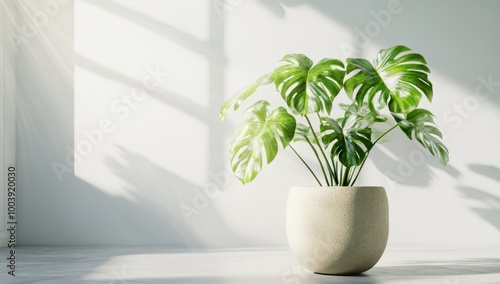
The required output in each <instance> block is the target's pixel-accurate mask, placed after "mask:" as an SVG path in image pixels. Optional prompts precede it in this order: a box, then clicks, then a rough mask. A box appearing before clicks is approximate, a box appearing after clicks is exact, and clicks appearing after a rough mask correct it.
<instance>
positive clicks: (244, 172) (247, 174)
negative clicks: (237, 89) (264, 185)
mask: <svg viewBox="0 0 500 284" xmlns="http://www.w3.org/2000/svg"><path fill="white" fill-rule="evenodd" d="M245 115H246V117H245V119H244V120H243V121H242V122H241V123H240V125H239V126H238V128H237V129H236V133H235V136H234V137H233V140H232V142H231V149H230V154H231V166H232V169H233V172H234V174H235V175H236V177H238V179H240V180H241V182H243V184H246V183H249V182H251V181H252V180H253V179H254V178H255V177H256V176H257V174H258V173H259V172H260V170H261V169H262V165H263V161H264V160H265V161H266V162H267V164H269V163H270V162H272V161H273V159H274V157H276V154H277V153H278V140H279V141H281V144H282V146H283V148H285V147H286V146H287V145H288V144H289V143H290V141H292V139H293V136H294V134H295V125H296V122H295V118H294V117H293V116H292V115H290V114H289V113H288V112H287V111H286V109H285V108H283V107H278V108H276V109H274V110H271V109H270V104H269V103H268V102H267V101H258V102H256V103H255V104H253V105H252V106H251V107H249V108H248V109H247V111H246V112H245Z"/></svg>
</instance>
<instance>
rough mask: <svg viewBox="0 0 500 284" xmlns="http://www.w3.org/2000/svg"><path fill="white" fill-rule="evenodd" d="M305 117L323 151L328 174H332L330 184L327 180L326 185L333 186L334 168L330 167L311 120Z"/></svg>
mask: <svg viewBox="0 0 500 284" xmlns="http://www.w3.org/2000/svg"><path fill="white" fill-rule="evenodd" d="M304 117H305V118H306V120H307V123H308V124H309V127H310V128H311V130H312V133H313V136H314V139H315V140H316V143H317V144H318V146H319V149H320V150H321V155H323V159H325V164H326V166H327V168H328V172H329V173H330V182H328V180H326V183H327V184H328V185H331V184H332V183H333V172H332V167H331V166H330V162H328V158H327V157H326V155H325V151H323V147H321V143H320V142H319V139H318V136H317V135H316V132H315V131H314V128H313V126H312V123H311V121H310V120H309V117H307V115H304Z"/></svg>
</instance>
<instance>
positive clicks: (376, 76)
mask: <svg viewBox="0 0 500 284" xmlns="http://www.w3.org/2000/svg"><path fill="white" fill-rule="evenodd" d="M281 61H282V62H284V64H283V65H281V66H279V67H277V68H276V69H275V70H274V71H273V72H271V73H270V74H266V75H264V76H262V77H260V78H259V79H257V80H256V81H255V82H254V83H252V84H251V85H249V86H248V87H246V88H244V89H242V90H241V91H239V92H238V93H237V94H236V95H234V96H233V97H231V98H230V99H229V100H227V101H226V103H225V104H224V105H223V106H222V107H221V109H220V116H221V119H223V120H224V119H225V117H226V115H227V113H228V111H229V110H231V109H232V110H237V109H238V108H239V107H240V105H241V104H242V103H243V102H244V101H245V100H246V99H248V98H249V97H250V96H251V95H253V94H254V93H255V92H256V90H257V89H258V88H259V87H261V86H263V85H266V84H271V83H274V85H275V87H276V90H277V92H278V93H279V94H280V95H281V97H282V99H283V100H284V103H285V106H279V107H277V108H275V109H272V108H271V105H270V103H269V102H267V101H265V100H260V101H257V102H256V103H254V104H253V105H252V106H250V107H249V108H248V109H247V110H246V112H245V118H244V119H243V121H242V122H241V123H240V125H239V126H238V128H237V130H236V133H235V135H234V137H233V140H232V142H231V149H230V154H231V165H232V169H233V172H234V173H235V175H236V176H237V177H238V178H239V179H240V180H241V181H242V182H243V183H244V184H245V183H248V182H251V181H252V180H253V179H255V177H256V176H257V174H258V173H259V172H260V170H261V169H262V167H263V165H264V163H267V164H269V163H270V162H272V161H273V159H274V158H275V157H276V155H277V153H278V150H279V145H278V144H281V145H282V147H283V148H286V147H289V148H291V149H292V151H293V152H294V153H295V154H296V155H297V157H298V158H299V159H300V160H301V161H302V162H303V163H304V165H305V166H306V167H307V169H308V170H309V171H310V172H311V174H312V175H313V177H314V178H315V179H316V181H317V182H318V184H319V185H323V184H324V185H327V186H352V185H354V183H355V182H356V179H357V177H358V176H359V174H360V171H361V169H362V168H363V165H364V163H365V161H366V159H367V157H368V155H369V153H370V151H371V149H372V148H373V147H374V146H375V144H377V142H381V141H383V140H382V139H387V138H388V134H389V133H390V132H391V131H393V130H394V129H396V128H398V127H399V128H400V129H401V130H402V131H403V132H404V133H405V134H406V136H407V137H408V138H409V139H411V140H416V141H417V142H418V143H420V144H421V145H422V146H423V147H424V148H426V149H427V150H429V152H430V153H431V154H432V155H434V156H435V157H436V158H437V159H438V160H439V161H440V162H441V163H442V164H443V165H446V164H447V163H448V160H449V158H448V149H447V148H446V146H445V145H444V144H443V142H442V134H441V132H440V131H439V129H438V128H437V126H436V124H435V123H434V119H433V115H432V113H431V112H429V111H428V110H425V109H422V108H418V106H419V103H420V100H421V98H422V96H425V97H426V98H427V99H428V100H429V101H431V100H432V96H433V93H432V83H431V82H430V81H429V79H428V73H430V70H429V68H428V67H427V65H426V64H427V63H426V61H425V59H424V57H423V56H421V55H420V54H416V53H412V52H411V50H410V49H409V48H407V47H405V46H402V45H399V46H394V47H391V48H388V49H382V50H381V51H379V53H378V54H377V56H376V58H375V60H374V61H373V63H371V62H369V61H368V60H366V59H362V58H348V59H346V64H344V63H343V62H342V61H340V60H338V59H330V58H325V59H323V60H321V61H319V62H318V63H317V64H314V62H313V61H312V60H311V59H309V58H308V57H307V56H305V55H303V54H289V55H286V56H285V57H284V58H283V59H282V60H281ZM342 89H344V90H345V93H346V95H347V97H348V98H349V99H350V100H351V103H350V104H347V105H346V104H340V109H341V110H342V111H343V114H342V115H340V116H338V115H337V116H336V117H337V118H335V117H332V116H331V112H332V109H333V102H334V100H335V98H336V97H337V96H338V95H339V93H340V92H341V90H342ZM384 109H386V111H387V112H389V113H390V114H391V115H382V114H381V111H383V110H384ZM381 125H383V126H384V128H382V129H381V128H380V126H381ZM294 143H306V144H307V145H309V147H310V148H311V150H312V152H313V153H314V156H315V157H316V159H317V162H318V165H319V169H320V170H321V174H322V176H323V182H321V181H320V178H319V176H320V175H319V174H318V173H317V172H315V171H314V170H313V169H312V168H311V167H310V166H309V165H308V164H307V163H306V161H305V160H304V159H303V158H302V157H301V156H300V154H299V153H298V152H297V151H296V150H295V149H294V148H293V146H292V144H294Z"/></svg>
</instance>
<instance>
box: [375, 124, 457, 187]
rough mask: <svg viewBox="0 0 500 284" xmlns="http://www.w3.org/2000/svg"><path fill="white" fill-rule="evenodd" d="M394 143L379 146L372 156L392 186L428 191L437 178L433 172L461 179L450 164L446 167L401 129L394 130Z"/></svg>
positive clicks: (376, 165)
mask: <svg viewBox="0 0 500 284" xmlns="http://www.w3.org/2000/svg"><path fill="white" fill-rule="evenodd" d="M391 140H392V141H389V142H386V144H385V143H384V144H379V145H376V146H375V147H374V148H373V150H372V152H371V153H370V157H369V159H371V160H372V161H373V163H374V165H375V167H376V168H377V169H378V170H379V171H380V172H381V173H383V174H384V176H386V177H387V178H388V179H390V180H391V182H390V184H393V183H395V184H401V185H410V186H415V187H421V188H425V187H426V186H428V185H429V184H430V183H431V181H432V179H433V178H434V174H433V173H434V172H435V171H439V170H441V171H444V172H446V173H447V174H449V175H451V176H453V177H458V176H460V172H459V171H458V170H457V169H456V168H455V167H453V166H452V165H451V164H448V165H447V166H446V167H443V166H442V165H441V164H440V163H439V161H438V160H437V159H436V158H435V157H434V156H432V155H431V154H430V153H429V151H428V150H427V149H425V148H423V147H422V146H421V145H420V144H418V142H417V141H413V140H409V139H408V138H407V137H406V136H405V135H404V134H403V133H402V132H401V130H400V129H399V128H398V129H395V130H394V134H393V137H392V139H391ZM400 141H403V142H400Z"/></svg>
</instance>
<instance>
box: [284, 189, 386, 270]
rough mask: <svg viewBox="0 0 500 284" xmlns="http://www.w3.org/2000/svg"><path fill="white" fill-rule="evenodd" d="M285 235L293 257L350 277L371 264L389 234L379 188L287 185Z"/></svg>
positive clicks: (383, 201) (382, 247)
mask: <svg viewBox="0 0 500 284" xmlns="http://www.w3.org/2000/svg"><path fill="white" fill-rule="evenodd" d="M286 228H287V236H288V242H289V244H290V248H291V251H292V253H293V255H294V256H295V257H296V258H297V260H298V261H299V263H300V264H301V265H302V266H304V267H305V268H307V269H309V270H311V271H313V272H315V273H320V274H335V275H352V274H358V273H362V272H364V271H367V270H368V269H370V268H372V267H373V266H374V265H375V264H376V263H377V262H378V260H379V259H380V257H381V256H382V254H383V253H384V250H385V246H386V244H387V238H388V236H389V206H388V202H387V195H386V193H385V190H384V188H383V187H365V186H363V187H292V188H291V189H290V193H289V195H288V204H287V221H286Z"/></svg>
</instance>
